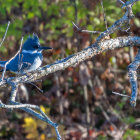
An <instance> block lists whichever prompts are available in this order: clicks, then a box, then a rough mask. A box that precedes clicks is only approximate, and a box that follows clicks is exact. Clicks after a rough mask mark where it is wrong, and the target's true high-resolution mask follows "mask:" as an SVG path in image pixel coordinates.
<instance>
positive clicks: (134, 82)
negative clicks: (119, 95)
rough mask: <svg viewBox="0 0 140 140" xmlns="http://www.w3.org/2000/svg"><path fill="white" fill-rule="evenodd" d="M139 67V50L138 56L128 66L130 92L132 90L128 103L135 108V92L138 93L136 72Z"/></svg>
mask: <svg viewBox="0 0 140 140" xmlns="http://www.w3.org/2000/svg"><path fill="white" fill-rule="evenodd" d="M139 65H140V49H139V50H138V54H137V55H136V57H135V59H134V61H133V62H132V63H131V64H129V66H128V71H129V72H128V74H129V81H130V84H131V90H132V94H131V99H130V103H131V105H132V106H136V100H137V92H138V88H137V86H138V84H137V73H136V70H137V68H138V66H139Z"/></svg>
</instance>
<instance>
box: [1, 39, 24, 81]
mask: <svg viewBox="0 0 140 140" xmlns="http://www.w3.org/2000/svg"><path fill="white" fill-rule="evenodd" d="M22 43H23V37H22V38H21V44H20V49H19V50H18V52H17V53H16V54H15V55H14V56H13V57H12V58H11V59H9V60H8V61H7V62H6V63H5V65H4V69H3V72H2V77H1V81H3V79H4V75H5V71H6V66H7V65H8V64H9V63H10V62H11V61H12V60H13V59H14V58H15V57H16V56H17V55H18V54H19V53H20V51H21V47H22ZM19 55H20V54H19Z"/></svg>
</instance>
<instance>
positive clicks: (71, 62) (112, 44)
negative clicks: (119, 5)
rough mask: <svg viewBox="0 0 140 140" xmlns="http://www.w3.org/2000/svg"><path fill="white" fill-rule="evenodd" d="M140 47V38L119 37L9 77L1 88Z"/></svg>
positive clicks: (1, 84) (0, 84)
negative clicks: (120, 50) (105, 52)
mask: <svg viewBox="0 0 140 140" xmlns="http://www.w3.org/2000/svg"><path fill="white" fill-rule="evenodd" d="M139 45H140V37H138V36H134V37H133V36H129V37H118V38H115V39H109V40H104V41H102V42H101V43H100V44H99V47H98V46H97V47H94V48H93V47H92V45H91V46H89V47H88V48H86V49H84V50H82V51H81V52H78V53H76V54H73V55H70V56H68V57H66V58H64V59H61V60H58V61H56V62H54V63H53V64H49V65H46V66H44V67H41V68H40V69H38V70H36V71H33V72H30V73H26V74H25V75H21V76H19V77H9V78H7V79H5V80H3V81H2V82H1V83H0V86H5V85H6V84H9V83H10V82H16V83H26V82H32V81H35V80H37V79H40V78H42V77H43V76H46V75H49V74H50V73H54V72H56V71H59V70H64V69H66V68H68V67H71V66H76V65H78V64H79V63H80V62H82V61H84V60H86V59H89V58H91V57H93V56H95V55H97V54H100V53H102V52H104V51H107V50H113V49H115V48H123V47H128V46H129V47H132V46H139Z"/></svg>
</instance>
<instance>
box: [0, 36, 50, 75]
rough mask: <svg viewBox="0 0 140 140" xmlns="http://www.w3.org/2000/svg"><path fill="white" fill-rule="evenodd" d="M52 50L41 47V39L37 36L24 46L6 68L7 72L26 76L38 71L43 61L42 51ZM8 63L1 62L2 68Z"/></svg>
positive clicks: (28, 40) (27, 41)
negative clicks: (28, 73) (25, 74)
mask: <svg viewBox="0 0 140 140" xmlns="http://www.w3.org/2000/svg"><path fill="white" fill-rule="evenodd" d="M47 49H52V48H51V47H42V46H40V42H39V38H38V36H37V35H36V34H33V37H28V39H27V40H26V41H25V43H24V44H23V47H22V50H21V52H20V53H19V54H18V55H16V56H15V58H14V59H12V60H11V61H10V62H9V63H8V64H7V66H6V70H7V71H12V72H14V73H19V74H24V73H27V72H31V71H34V70H36V69H38V68H39V67H40V66H41V64H42V61H43V55H42V51H43V50H47ZM6 62H7V61H0V66H1V67H4V65H5V63H6Z"/></svg>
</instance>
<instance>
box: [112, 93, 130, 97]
mask: <svg viewBox="0 0 140 140" xmlns="http://www.w3.org/2000/svg"><path fill="white" fill-rule="evenodd" d="M112 93H113V94H116V95H119V96H124V97H129V98H131V96H128V95H124V94H121V93H118V92H114V91H112Z"/></svg>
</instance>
